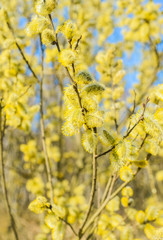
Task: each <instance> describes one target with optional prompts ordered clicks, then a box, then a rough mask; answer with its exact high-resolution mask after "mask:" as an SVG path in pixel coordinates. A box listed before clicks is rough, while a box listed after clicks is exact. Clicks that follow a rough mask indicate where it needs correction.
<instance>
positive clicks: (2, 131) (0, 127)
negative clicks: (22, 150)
mask: <svg viewBox="0 0 163 240" xmlns="http://www.w3.org/2000/svg"><path fill="white" fill-rule="evenodd" d="M2 108H3V107H2V103H1V102H0V162H1V174H2V178H1V179H2V180H1V181H2V188H3V192H4V197H5V202H6V206H7V211H8V214H9V218H10V221H11V227H12V230H13V233H14V237H15V239H16V240H19V237H18V233H17V229H16V224H15V219H14V216H13V214H12V211H11V206H10V202H9V197H8V191H7V185H6V176H5V166H4V156H3V139H4V134H5V124H2ZM4 122H5V120H4Z"/></svg>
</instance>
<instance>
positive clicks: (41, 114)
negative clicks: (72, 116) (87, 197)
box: [40, 35, 54, 204]
mask: <svg viewBox="0 0 163 240" xmlns="http://www.w3.org/2000/svg"><path fill="white" fill-rule="evenodd" d="M40 46H41V68H42V76H41V81H40V127H41V139H42V147H43V151H44V156H45V165H46V171H47V176H48V181H49V183H50V194H51V204H52V203H53V201H54V194H53V183H52V172H51V167H50V161H49V156H48V152H47V146H46V137H45V126H44V111H43V80H44V55H43V45H42V41H41V35H40Z"/></svg>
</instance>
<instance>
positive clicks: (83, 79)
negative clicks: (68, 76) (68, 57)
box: [75, 71, 93, 84]
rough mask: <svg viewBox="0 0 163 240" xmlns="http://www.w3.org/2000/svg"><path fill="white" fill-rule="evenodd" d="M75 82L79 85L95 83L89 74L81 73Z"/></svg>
mask: <svg viewBox="0 0 163 240" xmlns="http://www.w3.org/2000/svg"><path fill="white" fill-rule="evenodd" d="M75 81H76V82H77V83H79V84H89V83H91V82H92V81H93V77H92V76H91V74H90V73H89V72H87V71H81V72H79V73H78V74H77V75H76V77H75Z"/></svg>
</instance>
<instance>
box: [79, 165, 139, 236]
mask: <svg viewBox="0 0 163 240" xmlns="http://www.w3.org/2000/svg"><path fill="white" fill-rule="evenodd" d="M139 171H140V168H138V169H137V171H136V173H135V174H134V177H135V176H136V175H137V173H138V172H139ZM132 180H133V179H131V180H130V181H128V182H124V183H122V184H121V185H120V186H119V188H117V189H116V190H115V191H114V192H113V194H111V195H109V194H108V196H107V198H106V199H105V201H104V202H103V203H102V205H101V206H100V207H99V209H97V211H96V212H95V213H94V214H93V216H92V217H91V219H90V220H89V221H88V222H87V224H86V225H85V227H84V229H83V233H85V232H86V231H87V230H88V228H89V227H90V225H91V224H92V223H93V222H94V220H95V219H96V217H98V216H99V215H100V214H101V212H102V211H103V209H104V208H105V207H106V205H107V204H108V202H109V201H110V200H112V199H113V198H114V197H115V196H116V195H117V194H118V193H119V192H120V191H121V190H122V189H123V188H124V187H125V186H126V185H127V184H129V183H130V182H131V181H132ZM112 185H114V182H113V181H112ZM110 188H113V186H111V187H110Z"/></svg>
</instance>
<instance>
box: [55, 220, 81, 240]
mask: <svg viewBox="0 0 163 240" xmlns="http://www.w3.org/2000/svg"><path fill="white" fill-rule="evenodd" d="M59 219H60V220H61V221H62V222H64V223H65V224H66V225H67V226H69V227H70V228H71V230H72V232H73V233H74V234H75V236H78V235H77V233H76V231H75V229H74V228H73V226H72V225H71V224H70V223H69V222H67V221H66V220H65V219H63V218H59Z"/></svg>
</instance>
